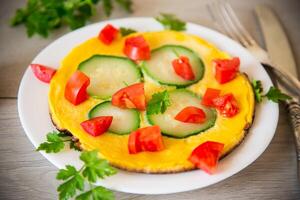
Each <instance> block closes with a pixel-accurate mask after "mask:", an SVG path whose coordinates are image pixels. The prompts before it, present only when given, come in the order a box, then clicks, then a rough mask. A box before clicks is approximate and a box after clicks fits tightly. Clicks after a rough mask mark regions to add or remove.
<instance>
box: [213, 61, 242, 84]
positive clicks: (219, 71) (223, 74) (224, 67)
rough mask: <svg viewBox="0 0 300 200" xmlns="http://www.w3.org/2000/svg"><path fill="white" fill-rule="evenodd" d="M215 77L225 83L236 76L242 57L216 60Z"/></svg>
mask: <svg viewBox="0 0 300 200" xmlns="http://www.w3.org/2000/svg"><path fill="white" fill-rule="evenodd" d="M213 62H214V66H215V78H216V80H217V81H218V82H219V83H221V84H223V83H227V82H228V81H231V80H232V79H234V78H235V76H236V74H237V72H238V71H239V66H240V59H239V58H238V57H234V58H232V59H217V60H214V61H213Z"/></svg>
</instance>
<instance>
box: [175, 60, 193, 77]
mask: <svg viewBox="0 0 300 200" xmlns="http://www.w3.org/2000/svg"><path fill="white" fill-rule="evenodd" d="M172 66H173V69H174V71H175V72H176V74H177V75H178V76H180V77H181V78H183V79H185V80H194V79H195V75H194V72H193V69H192V66H191V64H190V61H189V58H188V57H186V56H180V57H179V58H177V59H175V60H173V61H172Z"/></svg>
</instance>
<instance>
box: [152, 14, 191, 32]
mask: <svg viewBox="0 0 300 200" xmlns="http://www.w3.org/2000/svg"><path fill="white" fill-rule="evenodd" d="M155 19H156V20H157V21H158V22H159V23H161V24H162V25H163V26H164V27H165V29H168V30H174V31H184V30H186V23H185V22H184V21H182V20H180V19H178V18H177V17H176V16H175V15H173V14H167V13H161V14H160V16H158V17H155Z"/></svg>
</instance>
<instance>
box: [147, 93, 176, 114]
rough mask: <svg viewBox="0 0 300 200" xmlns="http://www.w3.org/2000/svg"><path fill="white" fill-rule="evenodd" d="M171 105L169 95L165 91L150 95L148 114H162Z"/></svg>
mask: <svg viewBox="0 0 300 200" xmlns="http://www.w3.org/2000/svg"><path fill="white" fill-rule="evenodd" d="M170 105H171V102H170V99H169V93H168V91H167V90H165V91H163V92H158V93H155V94H153V95H152V98H151V100H150V101H149V102H148V105H147V112H148V114H159V113H164V112H165V111H166V110H167V107H168V106H170Z"/></svg>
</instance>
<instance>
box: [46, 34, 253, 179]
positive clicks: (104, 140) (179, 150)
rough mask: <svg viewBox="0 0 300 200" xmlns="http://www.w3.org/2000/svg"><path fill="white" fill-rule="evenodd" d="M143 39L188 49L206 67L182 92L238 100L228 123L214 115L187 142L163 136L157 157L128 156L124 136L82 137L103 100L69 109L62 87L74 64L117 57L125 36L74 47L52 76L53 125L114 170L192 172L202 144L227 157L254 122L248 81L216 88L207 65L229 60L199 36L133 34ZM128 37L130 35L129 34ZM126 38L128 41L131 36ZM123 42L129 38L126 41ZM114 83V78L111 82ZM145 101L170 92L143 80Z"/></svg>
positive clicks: (144, 121)
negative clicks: (212, 91) (214, 92)
mask: <svg viewBox="0 0 300 200" xmlns="http://www.w3.org/2000/svg"><path fill="white" fill-rule="evenodd" d="M136 34H139V35H142V36H143V37H144V38H145V39H146V41H147V42H148V44H149V45H150V49H155V48H158V47H161V46H163V45H167V44H173V45H181V46H185V47H187V48H189V49H191V50H193V51H194V52H195V53H196V54H197V55H198V56H199V57H200V58H201V59H202V60H203V63H204V65H205V72H204V76H203V78H202V79H201V80H200V81H199V82H197V83H195V84H192V85H191V86H188V87H187V89H188V90H191V91H192V92H194V93H196V94H198V95H199V96H203V94H204V92H205V90H206V89H207V88H208V87H209V88H216V89H220V90H221V91H222V94H225V93H232V94H233V95H234V96H235V98H236V99H237V102H238V105H239V112H238V114H237V115H236V116H234V117H232V118H225V117H222V116H221V115H219V114H218V115H217V119H216V121H215V124H214V126H212V127H211V128H209V129H207V130H205V131H203V132H201V133H199V134H196V135H192V136H189V137H186V138H182V139H178V138H171V137H166V136H163V142H164V146H165V149H164V150H163V151H159V152H140V153H138V154H129V153H128V147H127V144H128V135H117V134H113V133H105V134H102V135H100V136H98V137H93V136H91V135H89V134H87V133H86V132H85V131H84V130H83V129H82V127H81V126H80V123H81V122H83V121H85V120H87V119H88V116H87V114H88V112H89V111H90V110H91V109H92V108H93V107H94V106H95V105H97V104H99V103H101V102H102V101H103V100H100V99H96V98H92V97H89V99H88V100H86V101H84V102H83V103H81V104H79V105H77V106H74V105H73V104H71V103H70V102H68V101H67V100H66V99H65V97H64V90H65V86H66V83H67V81H68V79H69V78H70V76H71V75H72V74H73V73H74V72H75V71H76V70H77V68H78V65H79V64H80V63H81V62H83V61H84V60H86V59H88V58H90V57H91V56H93V55H96V54H102V55H114V56H122V57H125V55H124V54H123V46H124V41H125V39H126V37H119V38H118V39H117V40H116V41H114V42H113V43H112V44H111V45H104V44H103V43H101V42H100V41H99V40H98V38H96V37H95V38H91V39H89V40H87V41H86V42H84V43H82V44H80V45H79V46H77V47H76V48H74V49H73V50H72V51H71V52H70V53H69V54H68V55H67V56H66V57H65V58H64V59H63V61H62V62H61V66H60V68H59V69H58V71H57V72H56V75H55V76H54V77H53V79H52V80H51V84H50V91H49V97H48V100H49V107H50V114H51V117H52V120H53V123H54V124H55V126H56V127H57V128H58V129H60V130H67V131H68V132H70V133H72V135H74V136H75V137H76V138H78V139H79V141H80V143H81V146H82V147H83V148H84V149H85V150H93V149H97V150H98V151H99V152H100V154H101V156H102V157H103V158H105V159H107V160H108V161H109V162H110V164H112V165H113V166H115V167H117V168H121V169H125V170H128V171H135V172H144V173H172V172H181V171H187V170H192V169H195V166H194V165H193V164H192V163H191V162H189V161H188V157H189V156H190V154H191V152H192V151H193V149H194V148H196V147H197V146H198V145H200V144H201V143H203V142H205V141H216V142H220V143H223V144H224V149H223V152H222V156H225V155H227V154H228V153H230V151H232V150H233V149H234V148H235V147H236V146H238V145H239V144H240V142H241V141H242V140H243V138H244V137H245V135H246V133H247V130H248V129H249V127H250V125H251V124H252V121H253V116H254V107H255V99H254V93H253V90H252V86H251V83H250V82H249V80H248V78H247V76H246V75H245V74H243V73H239V74H238V75H237V76H236V77H235V78H234V79H233V80H232V81H230V82H228V83H226V84H219V83H218V82H217V81H216V80H215V78H214V75H213V66H212V60H214V59H220V58H229V55H228V54H226V53H224V52H222V51H220V50H218V49H217V48H216V47H215V46H213V45H212V44H210V43H208V42H207V41H205V40H203V39H201V38H199V37H198V36H194V35H189V34H186V33H182V32H175V31H160V32H146V33H136ZM130 36H132V35H130ZM130 36H129V37H130ZM127 37H128V36H127ZM111 78H112V79H113V78H114V77H113V75H112V77H111ZM144 87H145V94H146V100H147V101H148V100H149V99H150V98H151V95H152V94H153V93H155V92H157V91H161V90H164V89H166V88H167V89H170V88H172V86H161V85H160V84H158V83H156V82H155V81H153V80H150V78H149V77H145V78H144ZM148 125H149V124H148V122H147V119H146V118H145V115H144V113H142V114H141V127H145V126H148Z"/></svg>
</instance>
